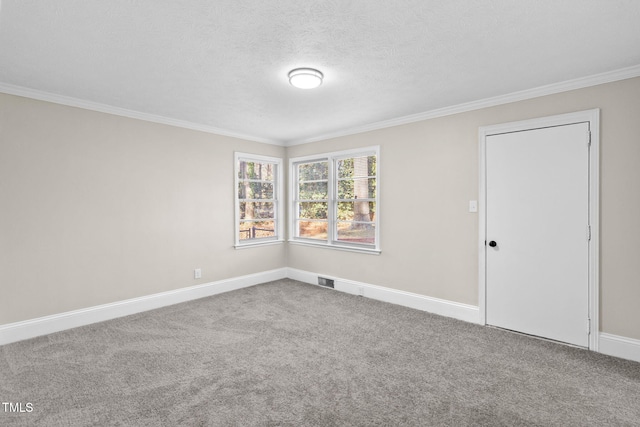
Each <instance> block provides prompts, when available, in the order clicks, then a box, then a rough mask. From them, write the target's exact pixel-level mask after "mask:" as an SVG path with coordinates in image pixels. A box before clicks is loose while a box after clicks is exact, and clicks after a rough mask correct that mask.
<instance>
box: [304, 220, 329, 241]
mask: <svg viewBox="0 0 640 427" xmlns="http://www.w3.org/2000/svg"><path fill="white" fill-rule="evenodd" d="M298 236H299V237H305V238H308V239H320V240H327V221H298Z"/></svg>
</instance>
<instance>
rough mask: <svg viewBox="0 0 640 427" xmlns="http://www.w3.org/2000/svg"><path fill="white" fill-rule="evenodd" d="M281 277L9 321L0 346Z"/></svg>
mask: <svg viewBox="0 0 640 427" xmlns="http://www.w3.org/2000/svg"><path fill="white" fill-rule="evenodd" d="M285 277H287V269H286V268H279V269H276V270H270V271H265V272H262V273H256V274H249V275H246V276H240V277H234V278H231V279H226V280H219V281H216V282H210V283H204V284H202V285H196V286H191V287H188V288H181V289H176V290H174V291H168V292H161V293H158V294H152V295H146V296H143V297H139V298H132V299H128V300H124V301H118V302H114V303H111V304H103V305H98V306H94V307H88V308H84V309H81V310H74V311H68V312H65V313H60V314H54V315H51V316H45V317H39V318H36V319H30V320H26V321H23V322H16V323H9V324H6V325H1V326H0V345H3V344H9V343H12V342H16V341H22V340H26V339H29V338H34V337H37V336H40V335H46V334H51V333H53V332H59V331H63V330H65V329H71V328H76V327H78V326H84V325H89V324H91V323H96V322H102V321H105V320H110V319H115V318H117V317H122V316H128V315H130V314H136V313H140V312H143V311H147V310H153V309H156V308H160V307H165V306H168V305H173V304H178V303H181V302H185V301H191V300H194V299H198V298H204V297H208V296H211V295H216V294H221V293H223V292H229V291H234V290H236V289H241V288H246V287H249V286H254V285H257V284H260V283H265V282H270V281H273V280H279V279H284V278H285Z"/></svg>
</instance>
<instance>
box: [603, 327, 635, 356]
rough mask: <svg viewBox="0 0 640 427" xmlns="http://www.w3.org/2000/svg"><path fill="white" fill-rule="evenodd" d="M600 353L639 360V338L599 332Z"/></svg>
mask: <svg viewBox="0 0 640 427" xmlns="http://www.w3.org/2000/svg"><path fill="white" fill-rule="evenodd" d="M600 353H602V354H607V355H609V356H615V357H620V358H622V359H628V360H633V361H635V362H640V340H636V339H633V338H626V337H621V336H618V335H612V334H607V333H604V332H601V333H600Z"/></svg>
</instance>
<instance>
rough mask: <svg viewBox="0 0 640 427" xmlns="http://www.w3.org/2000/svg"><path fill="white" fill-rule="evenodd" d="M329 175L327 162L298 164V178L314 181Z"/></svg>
mask: <svg viewBox="0 0 640 427" xmlns="http://www.w3.org/2000/svg"><path fill="white" fill-rule="evenodd" d="M328 177H329V162H315V163H301V164H299V165H298V180H300V181H314V180H318V179H327V178H328Z"/></svg>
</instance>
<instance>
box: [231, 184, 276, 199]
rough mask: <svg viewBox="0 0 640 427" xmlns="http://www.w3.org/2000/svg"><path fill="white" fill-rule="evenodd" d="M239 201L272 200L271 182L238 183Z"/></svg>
mask: <svg viewBox="0 0 640 427" xmlns="http://www.w3.org/2000/svg"><path fill="white" fill-rule="evenodd" d="M238 198H239V199H273V183H272V182H247V181H241V182H239V183H238Z"/></svg>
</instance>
